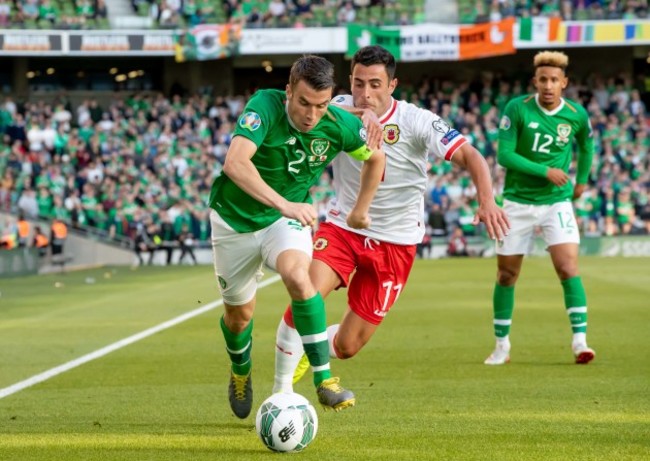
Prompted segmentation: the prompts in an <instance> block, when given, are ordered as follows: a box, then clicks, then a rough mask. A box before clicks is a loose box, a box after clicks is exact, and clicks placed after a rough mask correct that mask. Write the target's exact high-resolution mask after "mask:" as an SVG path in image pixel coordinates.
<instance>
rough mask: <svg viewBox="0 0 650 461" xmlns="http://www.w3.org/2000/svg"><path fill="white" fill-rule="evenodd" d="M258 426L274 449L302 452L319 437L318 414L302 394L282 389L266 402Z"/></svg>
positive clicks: (262, 438) (264, 440)
mask: <svg viewBox="0 0 650 461" xmlns="http://www.w3.org/2000/svg"><path fill="white" fill-rule="evenodd" d="M255 429H256V430H257V435H259V437H260V439H261V440H262V443H263V444H264V445H266V447H267V448H269V449H270V450H273V451H280V452H290V451H300V450H303V449H304V448H305V447H306V446H307V445H309V444H310V443H311V441H312V440H314V438H316V432H317V431H318V416H316V410H315V409H314V407H313V406H312V404H311V403H309V400H307V399H306V398H304V397H303V396H302V395H300V394H295V393H282V392H280V393H277V394H273V395H272V396H271V397H269V398H268V399H266V400H265V401H264V402H262V405H261V406H260V408H259V410H257V416H256V417H255Z"/></svg>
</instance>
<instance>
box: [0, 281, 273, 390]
mask: <svg viewBox="0 0 650 461" xmlns="http://www.w3.org/2000/svg"><path fill="white" fill-rule="evenodd" d="M278 280H280V276H279V275H275V276H273V277H271V278H269V279H267V280H264V281H263V282H261V283H260V284H259V285H258V288H264V287H266V286H268V285H271V284H272V283H275V282H277V281H278ZM222 304H223V299H219V300H217V301H213V302H211V303H209V304H206V305H205V306H202V307H199V308H198V309H194V310H193V311H190V312H187V313H185V314H183V315H179V316H178V317H175V318H173V319H171V320H167V321H166V322H163V323H161V324H159V325H156V326H155V327H151V328H148V329H146V330H144V331H141V332H140V333H136V334H134V335H132V336H129V337H128V338H124V339H121V340H119V341H117V342H114V343H113V344H109V345H108V346H105V347H102V348H101V349H97V350H96V351H94V352H90V353H89V354H86V355H83V356H81V357H79V358H77V359H74V360H71V361H69V362H66V363H64V364H63V365H59V366H58V367H54V368H50V369H49V370H47V371H44V372H43V373H39V374H37V375H34V376H32V377H31V378H27V379H25V380H24V381H20V382H17V383H16V384H12V385H11V386H9V387H5V388H4V389H0V399H3V398H5V397H8V396H10V395H11V394H15V393H16V392H20V391H22V390H23V389H27V388H28V387H31V386H33V385H35V384H38V383H42V382H43V381H46V380H48V379H50V378H54V377H55V376H57V375H60V374H61V373H65V372H66V371H69V370H72V369H73V368H77V367H78V366H80V365H83V364H84V363H88V362H90V361H91V360H95V359H98V358H100V357H103V356H105V355H107V354H110V353H111V352H114V351H116V350H118V349H122V348H123V347H125V346H128V345H129V344H133V343H136V342H138V341H140V340H142V339H145V338H148V337H149V336H152V335H155V334H156V333H159V332H161V331H163V330H166V329H168V328H171V327H173V326H175V325H178V324H179V323H183V322H185V321H186V320H189V319H191V318H194V317H196V316H197V315H201V314H204V313H206V312H208V311H211V310H212V309H215V308H217V307H219V306H221V305H222Z"/></svg>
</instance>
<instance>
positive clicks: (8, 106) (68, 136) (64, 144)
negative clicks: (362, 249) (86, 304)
mask: <svg viewBox="0 0 650 461" xmlns="http://www.w3.org/2000/svg"><path fill="white" fill-rule="evenodd" d="M531 91H532V88H530V87H526V85H525V84H523V83H521V82H518V81H514V82H513V81H507V80H502V79H500V78H498V76H495V75H492V74H485V75H484V78H483V80H481V81H477V82H471V83H470V82H466V83H461V84H458V83H455V82H451V81H440V80H436V79H424V80H422V81H421V82H419V83H417V84H408V83H407V84H403V85H401V86H400V87H399V88H398V90H397V91H396V94H395V96H396V97H397V98H401V99H406V100H408V101H410V102H412V103H413V104H416V105H418V106H421V107H425V108H428V109H430V110H432V111H434V112H436V113H438V114H439V115H440V116H442V117H443V118H445V119H446V120H448V121H449V122H450V123H451V124H452V125H454V126H455V127H457V128H458V129H459V130H460V131H461V132H462V133H463V134H464V135H465V136H467V137H468V138H469V139H470V140H471V142H472V143H473V144H474V145H475V146H476V147H477V148H478V149H479V151H480V152H482V153H483V154H484V156H485V157H486V159H487V161H488V163H489V165H490V167H491V168H492V173H493V178H494V181H495V188H496V194H497V197H499V196H500V194H501V191H502V188H503V178H504V170H503V169H502V168H501V167H500V166H498V165H497V163H496V160H495V153H496V140H497V136H498V121H499V114H500V112H501V111H502V110H503V108H504V106H505V104H506V102H507V101H508V100H509V99H510V98H511V97H513V96H516V95H518V94H523V93H524V92H531ZM566 95H567V97H570V98H572V99H575V100H579V101H581V102H582V104H584V106H585V107H586V108H587V109H588V110H589V113H590V115H591V121H592V125H593V128H594V137H595V145H596V155H595V160H594V164H593V168H592V172H591V177H590V181H589V186H588V189H587V191H586V193H585V194H583V197H582V198H581V199H580V200H579V201H578V202H577V203H576V210H577V219H578V222H579V223H580V227H581V230H582V231H583V233H584V234H585V235H594V236H595V235H620V234H648V233H650V203H649V200H648V198H649V195H650V194H649V188H650V158H649V157H648V150H649V148H650V137H648V124H647V120H646V114H647V108H646V107H645V104H644V103H643V101H642V100H641V98H640V93H639V91H638V90H637V89H635V88H634V86H633V81H632V80H631V78H630V77H629V76H625V75H622V76H618V77H612V78H602V77H599V76H593V77H592V78H590V79H589V80H588V81H583V82H579V83H578V84H573V85H570V87H569V88H568V89H567V93H566ZM245 103H246V96H244V95H238V96H227V97H224V96H217V97H209V96H198V95H193V96H190V97H188V98H185V99H183V98H181V97H180V96H172V97H171V98H167V97H165V96H164V95H163V94H160V93H158V94H154V93H135V94H131V95H129V96H128V97H124V98H123V99H120V98H118V97H116V99H113V100H112V101H111V102H110V103H108V104H107V105H106V106H105V107H102V106H101V105H100V104H99V103H98V102H97V101H96V100H93V99H89V100H86V101H84V102H83V103H81V104H79V105H78V106H76V107H72V106H71V104H70V103H69V101H67V100H66V98H65V96H61V97H59V98H58V99H57V101H56V102H55V103H53V104H47V103H45V102H44V101H38V100H35V101H24V102H21V103H18V102H16V101H14V100H13V99H12V98H11V97H7V98H6V99H5V101H4V102H3V103H2V104H1V105H0V133H2V142H1V143H0V210H2V211H10V212H12V213H14V214H16V215H17V214H19V213H22V214H23V215H24V216H26V217H28V218H41V219H46V220H51V219H55V218H58V219H61V220H63V221H64V222H67V223H68V224H69V225H71V226H72V227H73V228H75V227H76V228H82V229H94V230H95V231H97V232H100V233H102V234H104V235H105V236H107V237H124V238H127V239H131V240H132V241H135V242H137V244H138V245H140V246H142V242H143V241H144V242H146V244H145V245H149V246H152V247H161V248H162V247H165V246H168V245H170V244H172V245H181V246H183V244H184V242H192V246H194V245H196V244H197V243H198V244H201V245H208V244H209V237H210V225H209V220H208V212H209V210H208V207H207V205H206V204H207V202H208V197H209V194H210V187H211V184H212V180H213V179H214V177H215V176H216V175H218V174H219V173H220V172H221V168H222V165H223V162H224V157H225V154H226V151H227V148H228V145H229V143H230V140H231V132H232V130H233V123H234V122H235V121H236V120H237V117H238V115H239V114H240V113H241V111H242V109H243V107H244V105H245ZM429 178H430V185H429V190H428V191H427V193H426V201H427V216H425V217H423V218H424V219H425V222H428V223H429V235H431V236H434V237H436V236H438V237H441V236H447V235H449V234H450V233H451V231H452V230H453V229H454V228H455V227H460V228H461V229H462V231H463V234H464V235H465V236H472V235H481V233H482V230H481V229H476V227H475V226H474V225H473V224H472V218H473V215H474V210H475V208H476V198H475V190H474V189H473V187H472V185H471V181H470V178H469V176H468V175H467V174H466V173H462V172H460V171H458V170H456V169H453V168H452V165H451V164H450V163H440V162H433V163H432V164H431V168H430V172H429ZM331 181H332V178H331V177H330V175H329V173H326V174H324V175H323V177H322V178H321V181H320V183H319V184H318V185H316V186H315V187H314V188H313V198H314V203H315V204H316V206H317V208H318V209H319V213H320V214H321V217H323V218H324V210H325V204H326V203H327V201H328V200H329V198H330V197H331V195H332V187H331ZM1 230H2V234H3V235H5V234H10V233H11V232H15V222H12V221H11V220H9V221H6V222H4V223H2V229H1ZM174 242H175V243H174Z"/></svg>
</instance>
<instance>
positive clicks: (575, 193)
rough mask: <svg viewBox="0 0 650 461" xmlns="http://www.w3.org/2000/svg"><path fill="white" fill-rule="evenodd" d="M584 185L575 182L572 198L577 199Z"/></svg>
mask: <svg viewBox="0 0 650 461" xmlns="http://www.w3.org/2000/svg"><path fill="white" fill-rule="evenodd" d="M586 187H587V185H586V184H576V185H575V186H574V188H573V200H576V199H579V198H580V196H581V195H582V194H583V193H584V191H585V188H586Z"/></svg>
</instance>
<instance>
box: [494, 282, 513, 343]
mask: <svg viewBox="0 0 650 461" xmlns="http://www.w3.org/2000/svg"><path fill="white" fill-rule="evenodd" d="M514 308H515V286H514V285H512V286H509V287H505V286H503V285H499V284H498V283H495V284H494V294H493V296H492V310H493V312H494V320H509V321H512V312H513V310H514ZM509 334H510V325H497V324H496V323H495V324H494V335H495V336H496V337H498V338H504V337H506V336H508V335H509Z"/></svg>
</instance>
